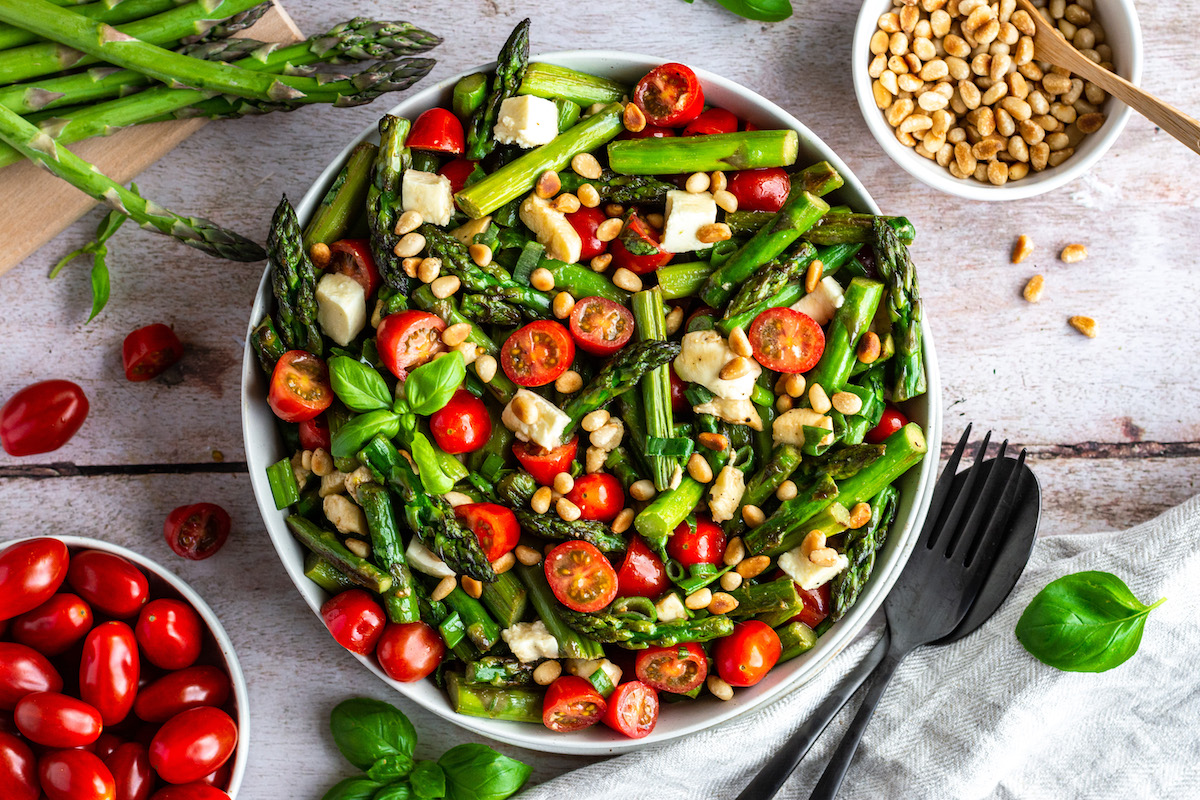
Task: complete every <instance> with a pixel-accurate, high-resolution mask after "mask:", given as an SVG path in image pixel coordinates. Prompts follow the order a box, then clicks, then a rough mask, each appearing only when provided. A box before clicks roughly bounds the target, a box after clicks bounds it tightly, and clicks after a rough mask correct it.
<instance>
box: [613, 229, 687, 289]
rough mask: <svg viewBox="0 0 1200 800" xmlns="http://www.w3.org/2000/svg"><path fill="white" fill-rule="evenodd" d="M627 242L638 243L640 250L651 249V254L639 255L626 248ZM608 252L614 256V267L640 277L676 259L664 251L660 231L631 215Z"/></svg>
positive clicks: (672, 254)
mask: <svg viewBox="0 0 1200 800" xmlns="http://www.w3.org/2000/svg"><path fill="white" fill-rule="evenodd" d="M626 241H630V242H637V246H638V248H643V247H644V248H649V249H650V252H648V253H647V254H645V255H637V254H635V253H633V252H632V251H631V250H630V249H629V247H628V246H626V244H625V242H626ZM608 252H609V253H611V254H612V257H613V260H612V263H613V266H614V267H624V268H625V269H627V270H629V271H630V272H634V273H636V274H638V275H645V274H646V273H648V272H654V270H656V269H658V268H659V267H664V266H666V265H667V264H668V263H670V261H671V259H672V258H674V257H675V254H674V253H668V252H667V251H666V250H663V249H662V245H661V244H659V233H658V231H657V230H655V229H654V228H653V227H651V226H650V223H648V222H646V221H645V220H644V219H642V218H641V217H640V216H639V215H637V214H630V215H629V219H628V220H627V221H626V222H625V228H624V229H623V230H622V231H621V235H620V236H618V237H617V238H616V239H613V240H612V241H611V242H609V245H608Z"/></svg>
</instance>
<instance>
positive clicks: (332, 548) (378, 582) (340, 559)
mask: <svg viewBox="0 0 1200 800" xmlns="http://www.w3.org/2000/svg"><path fill="white" fill-rule="evenodd" d="M287 524H288V527H289V528H291V529H292V534H293V535H294V536H295V537H296V538H297V539H299V540H300V543H301V544H303V545H304V546H305V547H307V548H308V549H309V550H311V551H313V552H314V553H316V554H317V555H319V556H321V557H322V558H324V559H325V560H326V561H328V562H329V563H330V564H332V565H333V566H335V567H337V568H338V569H339V570H340V571H341V572H342V574H344V575H345V576H346V577H347V578H349V579H350V580H351V581H353V582H354V583H356V584H358V585H359V586H362V587H364V588H366V589H370V590H371V591H372V592H377V593H379V594H382V593H384V592H386V591H387V590H388V589H390V588H392V576H391V575H388V574H387V573H386V572H384V571H383V570H381V569H379V568H378V567H376V566H375V565H374V564H372V563H371V562H370V561H367V560H366V559H365V558H360V557H358V556H356V555H354V553H351V552H350V551H349V550H347V549H346V546H345V545H343V544H342V543H341V542H339V541H338V538H337V536H335V535H334V534H333V533H332V532H330V531H327V530H324V529H322V528H320V527H318V526H317V525H316V524H315V523H313V522H311V521H309V520H307V519H305V518H304V517H301V516H299V515H298V514H292V515H291V516H290V517H288V518H287Z"/></svg>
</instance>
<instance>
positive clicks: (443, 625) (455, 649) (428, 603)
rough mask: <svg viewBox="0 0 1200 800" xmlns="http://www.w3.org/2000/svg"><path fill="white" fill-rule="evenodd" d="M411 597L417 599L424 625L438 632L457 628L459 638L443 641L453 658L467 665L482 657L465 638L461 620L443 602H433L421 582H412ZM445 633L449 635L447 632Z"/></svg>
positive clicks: (449, 638) (448, 637)
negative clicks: (453, 627)
mask: <svg viewBox="0 0 1200 800" xmlns="http://www.w3.org/2000/svg"><path fill="white" fill-rule="evenodd" d="M413 595H414V596H415V597H416V598H417V607H418V608H419V609H420V611H421V621H422V622H424V623H425V624H426V625H429V626H430V627H432V628H437V629H438V631H439V632H441V631H443V630H445V629H448V628H449V627H451V626H455V625H457V626H458V629H459V631H460V633H461V636H447V638H446V639H445V641H446V646H447V647H449V648H450V652H452V653H454V657H455V658H457V659H458V660H459V661H462V662H463V663H464V664H469V663H470V662H472V661H474V660H476V659H478V658H480V657H481V656H482V653H480V652H479V648H478V647H476V646H475V645H474V643H473V642H472V641H471V640H470V639H468V638H467V636H466V631H465V630H462V618H461V617H459V616H458V613H457V612H455V611H453V610H452V609H451V608H450V607H449V606H448V605H446V603H445V602H443V601H441V600H434V599H433V598H432V597H431V596H430V590H429V589H428V588H427V587H426V586H425V584H424V583H423V582H422V581H421V580H414V581H413ZM447 633H449V631H448V630H447ZM443 635H445V634H443ZM455 639H457V641H455Z"/></svg>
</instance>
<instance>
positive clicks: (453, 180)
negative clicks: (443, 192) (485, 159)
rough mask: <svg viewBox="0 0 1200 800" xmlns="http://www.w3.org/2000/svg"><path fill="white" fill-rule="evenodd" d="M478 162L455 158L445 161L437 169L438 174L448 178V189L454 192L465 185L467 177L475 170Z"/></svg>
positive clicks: (457, 191)
mask: <svg viewBox="0 0 1200 800" xmlns="http://www.w3.org/2000/svg"><path fill="white" fill-rule="evenodd" d="M477 163H478V162H476V161H471V160H470V159H467V158H456V159H454V160H453V161H450V162H447V163H446V164H445V165H443V166H442V168H441V169H439V170H438V175H441V176H442V177H443V178H449V179H450V191H451V192H453V193H454V194H458V193H459V192H461V191H462V190H463V189H464V188H465V187H466V185H467V178H469V177H471V173H472V172H474V171H475V165H476V164H477Z"/></svg>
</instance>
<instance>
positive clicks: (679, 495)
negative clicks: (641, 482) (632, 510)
mask: <svg viewBox="0 0 1200 800" xmlns="http://www.w3.org/2000/svg"><path fill="white" fill-rule="evenodd" d="M706 489H707V487H706V486H705V485H704V484H703V483H700V482H699V481H697V480H695V479H694V478H692V477H691V476H690V475H684V476H683V478H682V479H681V480H680V482H679V485H678V486H676V487H675V488H674V489H670V490H668V491H665V492H662V493H660V494H659V495H658V496H657V497H655V498H654V500H653V501H652V502H651V503H650V505H648V506H646V507H645V508H644V509H642V511H641V513H640V514H638V515H637V516H636V517H634V518H633V526H634V528H636V529H637V532H638V533H639V534H641V537H642V538H643V539H645V540H646V544H647V545H649V546H650V549H651V550H653V551H654V552H656V553H658V554H659V555H660V556H664V557H665V553H666V545H667V537H668V536H670V535H671V534H672V533H674V532H675V529H676V528H677V527H679V523H681V522H683V521H684V520H685V519H686V518H687V516H688V515H689V514H691V513H692V512H693V511H694V510H695V509H696V506H697V505H698V504H699V503H700V500H701V498H703V497H704V492H705V490H706Z"/></svg>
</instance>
